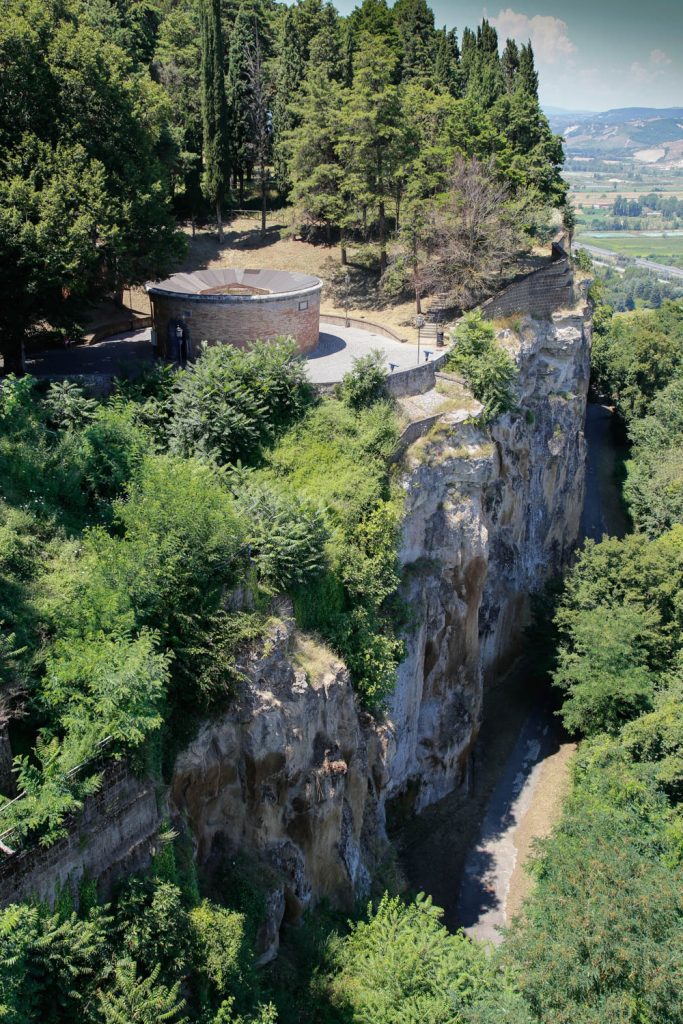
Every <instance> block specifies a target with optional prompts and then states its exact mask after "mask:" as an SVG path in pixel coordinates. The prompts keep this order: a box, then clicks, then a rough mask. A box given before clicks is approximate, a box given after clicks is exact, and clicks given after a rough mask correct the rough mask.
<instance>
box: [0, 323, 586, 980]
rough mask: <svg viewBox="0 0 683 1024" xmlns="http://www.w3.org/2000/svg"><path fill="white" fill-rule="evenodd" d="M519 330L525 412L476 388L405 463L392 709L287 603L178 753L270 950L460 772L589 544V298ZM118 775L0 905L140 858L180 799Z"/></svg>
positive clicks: (188, 809) (512, 334)
mask: <svg viewBox="0 0 683 1024" xmlns="http://www.w3.org/2000/svg"><path fill="white" fill-rule="evenodd" d="M515 327H516V330H515V331H512V330H503V331H500V332H499V337H500V340H501V341H502V343H503V344H504V345H505V346H506V347H507V348H508V350H509V351H510V352H511V353H512V354H513V355H514V357H515V359H516V361H517V364H518V366H519V371H520V372H519V411H517V412H515V413H514V414H510V415H507V416H504V417H502V418H501V419H499V420H498V421H497V422H496V423H495V424H494V425H493V426H492V428H491V429H490V430H489V429H487V428H485V427H484V426H483V425H482V424H481V423H480V422H479V421H478V420H477V416H476V414H475V415H474V416H473V415H472V414H471V410H472V407H473V406H472V401H471V397H470V400H469V401H468V404H467V409H464V408H460V409H456V410H454V411H451V412H447V413H445V414H444V415H443V416H442V417H441V419H440V420H439V421H438V422H437V423H436V424H435V426H434V427H433V428H432V430H431V431H430V433H429V434H427V435H426V436H425V437H422V438H421V439H420V440H418V441H417V442H415V443H414V444H413V445H412V446H411V447H410V448H409V449H408V451H407V452H406V453H405V455H404V458H403V461H402V463H401V465H400V468H399V472H400V474H401V480H402V483H403V486H404V488H405V493H406V514H405V524H404V530H403V542H402V549H401V562H402V566H403V583H402V589H403V595H404V597H405V599H406V601H407V602H408V604H409V607H410V609H411V613H412V614H411V618H412V621H413V623H414V627H413V629H412V631H411V633H410V635H409V637H408V639H407V656H406V658H405V661H404V662H403V664H402V665H401V666H400V669H399V672H398V679H397V684H396V689H395V694H394V697H393V703H392V707H391V709H390V713H389V714H388V716H387V720H386V721H385V722H382V723H379V722H375V721H374V720H373V719H371V718H370V716H368V715H366V714H364V713H363V712H362V711H361V710H360V709H359V707H358V704H357V701H356V698H355V696H354V693H353V689H352V687H351V684H350V681H349V678H348V673H347V671H346V669H345V667H344V666H343V665H342V664H341V663H340V662H339V661H338V660H337V659H335V658H334V657H333V655H331V654H330V652H329V651H327V650H325V649H324V648H322V647H320V646H319V645H317V644H315V643H314V642H313V641H312V640H310V639H307V638H305V637H302V636H300V635H298V634H297V632H296V631H295V630H294V628H293V624H292V622H291V615H290V614H289V613H288V609H287V608H286V607H284V608H283V609H282V615H281V616H280V618H279V619H277V620H274V621H273V625H272V628H271V631H270V635H269V637H268V639H267V641H266V642H265V644H264V645H262V647H261V649H260V650H259V651H256V652H253V653H252V654H251V655H250V656H249V658H248V660H247V662H246V663H245V664H244V665H243V666H242V669H243V674H244V680H245V681H244V683H243V686H242V690H241V693H240V696H239V698H238V700H236V701H235V703H234V705H233V707H232V709H231V710H230V711H229V712H228V713H227V714H225V715H224V716H223V717H221V718H220V719H218V720H215V721H212V722H209V723H207V724H206V725H205V726H204V728H203V729H202V730H201V731H200V733H199V735H198V736H197V737H196V739H195V740H194V742H193V743H192V744H191V745H190V746H189V747H188V748H187V749H186V750H185V751H184V752H183V753H182V754H181V755H180V756H179V758H178V759H177V762H176V766H175V772H174V777H173V780H172V783H171V789H170V794H168V796H169V800H168V806H169V809H170V812H171V815H172V817H173V819H174V822H175V824H176V825H177V826H178V827H181V828H187V829H188V830H189V832H190V833H191V835H192V838H193V842H194V846H195V850H196V854H197V859H198V861H199V862H200V864H201V865H202V866H203V867H204V868H205V869H207V870H209V871H210V870H211V867H212V864H215V863H216V862H217V861H220V860H221V858H224V857H226V856H233V855H234V854H235V853H237V852H238V851H240V852H242V853H244V854H246V855H247V856H248V857H250V858H255V859H258V860H259V862H260V865H261V868H260V869H259V870H260V873H261V877H265V876H267V877H269V878H270V879H271V882H272V884H271V885H270V889H269V892H268V896H267V906H268V915H267V919H266V921H265V922H264V926H263V930H262V934H261V936H260V944H261V952H262V959H263V960H264V961H265V960H267V959H269V958H270V957H272V956H273V955H274V954H275V952H276V950H277V943H278V931H279V927H280V924H281V923H282V921H283V919H285V918H286V917H288V918H290V919H295V918H296V917H297V916H298V915H299V914H300V913H301V911H302V910H303V909H304V908H305V907H306V905H307V904H309V903H311V902H312V901H315V900H317V899H319V898H321V897H322V896H328V897H332V898H334V899H336V900H337V901H338V902H341V903H344V902H346V903H349V902H350V901H351V900H352V899H354V898H355V897H357V896H359V895H363V894H364V892H365V891H366V890H367V888H368V883H369V877H370V876H369V872H370V871H371V870H372V868H373V866H374V865H375V864H376V861H377V854H378V851H379V850H381V847H382V843H383V822H384V814H385V807H386V805H387V802H388V801H390V800H392V799H394V798H397V797H399V796H400V797H401V798H402V799H404V800H406V801H407V802H408V803H409V804H410V805H412V807H413V808H414V809H415V810H420V809H421V808H424V807H425V806H427V805H428V804H429V803H431V802H433V801H435V800H438V799H439V798H440V797H442V796H444V795H445V794H446V793H448V792H449V791H450V790H451V789H453V787H455V786H457V785H458V784H459V783H460V782H462V780H463V779H464V778H465V776H466V773H467V766H468V761H469V756H468V755H469V752H470V750H471V748H472V745H473V744H474V742H475V741H476V737H477V733H478V729H479V725H480V722H481V718H482V711H483V702H484V693H485V685H484V684H485V682H486V679H487V678H488V677H490V676H492V675H493V674H494V673H496V672H499V671H501V670H502V669H503V668H504V667H505V665H506V664H507V663H508V662H509V661H510V660H511V658H512V657H513V656H514V654H515V653H516V652H517V650H518V649H519V646H520V643H521V641H522V636H523V628H524V626H525V624H526V621H527V617H528V603H529V594H530V592H532V591H533V590H536V589H538V588H539V587H540V586H541V585H542V583H543V581H544V580H545V579H547V578H548V577H549V576H550V575H552V574H554V573H556V572H557V571H558V570H559V569H561V567H562V566H563V564H564V563H565V561H566V559H567V557H568V556H569V554H570V553H571V551H572V548H573V545H574V544H575V542H576V539H577V535H578V530H579V522H580V514H581V508H582V504H583V489H584V459H585V452H584V440H583V425H584V418H585V405H586V392H587V388H588V374H589V354H590V335H591V326H590V320H589V316H588V310H587V308H586V307H585V305H584V304H583V303H581V304H580V305H579V306H577V307H576V308H575V309H572V310H568V311H564V312H560V313H554V314H553V315H552V317H551V318H550V319H546V320H536V319H532V318H530V317H527V318H525V319H520V321H519V322H518V323H516V324H515ZM433 398H434V399H435V401H438V402H440V401H441V400H442V399H441V396H440V395H437V394H436V393H435V394H434V395H433ZM413 436H415V435H414V434H413ZM0 740H1V737H0ZM1 747H2V744H1V742H0V754H1V753H2V750H1ZM2 767H3V765H2V757H0V772H1V771H2ZM112 772H113V775H112V777H111V778H110V779H109V780H108V782H107V784H106V785H105V786H103V789H102V791H101V792H100V793H98V794H97V795H96V797H95V798H92V800H90V803H89V804H88V807H87V808H86V812H85V813H84V820H83V822H82V825H81V829H80V832H79V830H75V831H74V832H73V834H71V835H70V836H69V838H68V840H64V842H63V843H61V844H60V845H58V846H55V847H53V848H51V849H50V850H48V851H46V854H45V857H43V858H42V860H41V857H38V858H36V856H35V855H34V854H32V853H30V852H27V853H25V854H24V853H22V854H21V855H20V856H17V857H16V858H14V859H12V860H7V861H5V863H4V866H3V873H2V877H1V878H0V904H4V903H7V902H10V901H12V900H13V899H16V898H17V897H18V896H22V895H26V894H28V893H30V892H36V893H38V894H39V895H41V896H43V897H44V898H46V899H50V898H52V897H54V893H55V891H56V885H57V883H58V882H59V883H65V882H66V880H67V879H68V878H71V879H72V880H73V879H76V880H77V879H78V878H79V877H80V876H81V875H83V873H84V872H87V873H88V874H90V875H91V877H93V878H97V879H99V880H100V881H101V882H102V884H103V886H104V887H105V888H106V886H107V885H109V884H110V883H111V882H113V880H114V879H115V877H117V875H119V874H121V873H125V872H126V871H129V870H131V868H136V867H140V866H144V864H145V863H146V862H147V861H148V860H149V856H150V851H151V850H152V849H153V847H154V845H155V842H156V838H155V837H156V835H157V832H158V830H159V828H160V827H161V823H162V819H163V818H165V815H166V809H165V808H166V796H167V794H165V793H164V794H157V793H155V788H154V785H153V784H152V783H151V781H150V780H136V779H135V778H134V777H133V776H132V775H130V773H129V772H127V770H126V769H125V766H124V765H121V764H119V765H118V766H116V765H115V766H113V767H112ZM159 796H160V797H161V799H160V800H159V799H158V797H159ZM266 865H267V866H268V870H267V871H264V870H262V869H263V867H264V866H266Z"/></svg>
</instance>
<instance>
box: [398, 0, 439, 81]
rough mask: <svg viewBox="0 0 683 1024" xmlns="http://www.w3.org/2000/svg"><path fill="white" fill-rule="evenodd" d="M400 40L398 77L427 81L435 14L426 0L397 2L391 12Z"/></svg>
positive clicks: (431, 55) (430, 66) (432, 49)
mask: <svg viewBox="0 0 683 1024" xmlns="http://www.w3.org/2000/svg"><path fill="white" fill-rule="evenodd" d="M393 14H394V18H395V21H396V30H397V32H398V36H399V39H400V40H401V77H402V78H403V79H404V80H406V79H408V78H415V77H423V76H424V77H429V76H430V75H431V74H432V61H433V58H434V42H435V39H434V36H435V33H434V14H433V12H432V10H431V8H430V7H428V5H427V2H426V0H396V3H395V4H394V8H393Z"/></svg>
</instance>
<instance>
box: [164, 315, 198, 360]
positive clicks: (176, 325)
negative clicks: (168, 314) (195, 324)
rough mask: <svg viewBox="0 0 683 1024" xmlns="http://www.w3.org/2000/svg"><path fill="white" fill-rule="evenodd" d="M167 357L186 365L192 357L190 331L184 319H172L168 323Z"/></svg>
mask: <svg viewBox="0 0 683 1024" xmlns="http://www.w3.org/2000/svg"><path fill="white" fill-rule="evenodd" d="M166 358H167V359H169V360H170V361H171V362H172V363H178V365H179V366H185V365H186V364H187V362H188V360H190V359H191V358H192V342H191V341H190V332H189V330H188V328H187V324H184V323H183V322H182V320H171V322H170V323H169V325H168V341H167V345H166Z"/></svg>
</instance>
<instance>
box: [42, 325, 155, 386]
mask: <svg viewBox="0 0 683 1024" xmlns="http://www.w3.org/2000/svg"><path fill="white" fill-rule="evenodd" d="M149 339H150V332H149V330H142V331H127V332H126V333H125V334H115V335H113V336H112V337H111V338H107V339H106V341H98V342H96V343H95V344H94V345H72V346H71V347H70V348H67V349H63V348H51V349H44V350H43V351H41V352H36V353H34V354H33V355H32V357H31V358H30V359H27V360H26V369H27V371H28V372H29V373H33V374H35V375H36V376H61V375H62V374H64V375H65V376H71V375H80V374H90V373H98V374H99V373H102V374H107V375H111V376H112V377H114V376H116V375H117V374H120V373H121V372H122V371H128V372H130V371H131V370H132V371H133V372H135V369H137V368H142V367H144V366H149V365H151V363H152V362H153V360H154V352H153V350H152V344H151V342H150V340H149Z"/></svg>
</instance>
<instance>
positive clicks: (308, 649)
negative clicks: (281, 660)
mask: <svg viewBox="0 0 683 1024" xmlns="http://www.w3.org/2000/svg"><path fill="white" fill-rule="evenodd" d="M292 661H293V663H294V664H295V665H296V666H297V667H298V668H301V669H303V670H304V672H305V673H306V678H307V680H308V682H309V683H310V685H311V686H315V685H316V684H318V683H320V682H322V679H323V678H324V676H326V675H328V674H330V673H333V672H334V671H335V667H336V666H337V665H338V664H339V658H338V657H337V656H336V654H335V653H334V652H333V651H332V650H330V648H329V647H327V646H326V645H325V644H324V643H322V641H320V640H318V639H316V638H315V637H313V636H311V635H310V634H308V633H301V632H299V630H298V629H297V630H296V631H295V632H294V636H293V637H292Z"/></svg>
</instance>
